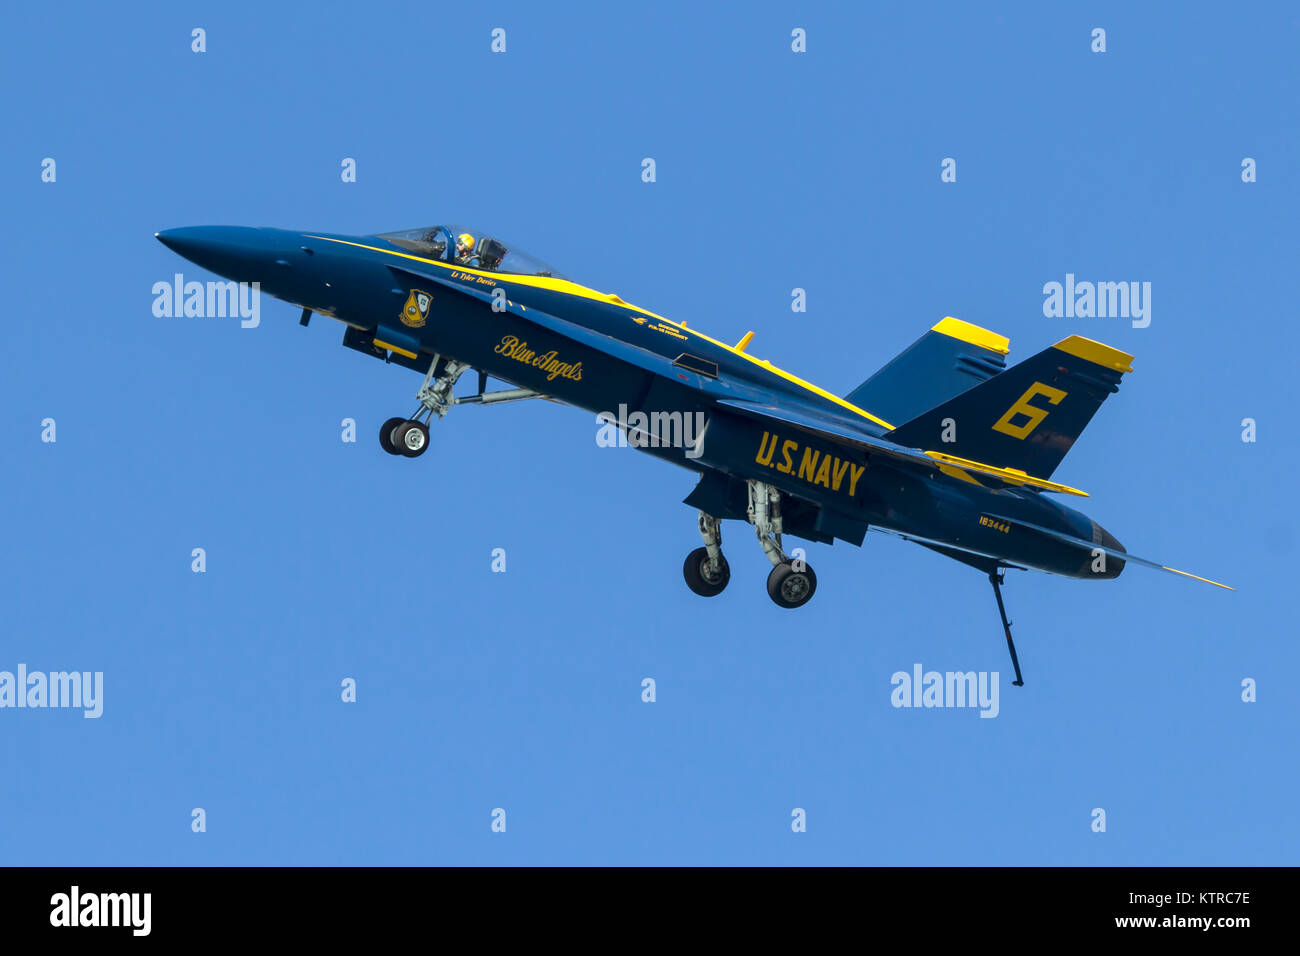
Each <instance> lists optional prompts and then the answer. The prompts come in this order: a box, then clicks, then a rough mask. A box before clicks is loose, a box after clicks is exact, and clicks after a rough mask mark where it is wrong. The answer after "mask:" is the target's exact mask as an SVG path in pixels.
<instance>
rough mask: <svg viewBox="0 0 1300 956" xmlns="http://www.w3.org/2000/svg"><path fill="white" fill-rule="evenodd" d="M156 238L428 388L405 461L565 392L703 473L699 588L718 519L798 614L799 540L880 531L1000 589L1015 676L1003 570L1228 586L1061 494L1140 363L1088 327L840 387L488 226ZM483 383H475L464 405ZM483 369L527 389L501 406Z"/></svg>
mask: <svg viewBox="0 0 1300 956" xmlns="http://www.w3.org/2000/svg"><path fill="white" fill-rule="evenodd" d="M156 235H157V238H158V239H159V240H160V241H161V242H162V243H163V244H164V245H166V246H168V247H169V248H170V249H172V250H174V251H175V252H177V253H179V254H180V255H182V256H184V257H185V258H187V259H189V260H190V261H192V262H194V263H196V264H198V265H199V266H202V267H203V268H205V269H208V270H211V271H212V272H215V273H217V274H218V275H220V276H223V277H225V278H226V279H229V280H233V281H236V282H247V283H253V282H256V283H260V289H261V291H262V292H267V293H269V294H271V295H273V296H275V297H277V298H279V299H283V300H285V301H286V302H289V303H292V304H293V305H294V306H296V307H297V308H299V309H301V310H302V311H301V317H300V323H301V324H302V325H304V326H306V325H308V323H309V321H310V319H311V317H312V316H313V315H322V316H326V317H328V318H331V319H336V320H338V321H339V322H342V323H343V324H344V325H345V326H346V328H345V329H344V333H343V344H344V345H345V346H347V347H348V348H350V349H354V350H356V351H358V352H360V353H362V354H363V355H368V356H370V357H372V358H375V359H378V360H380V361H383V362H387V363H391V364H394V365H399V366H403V367H405V368H408V369H412V370H414V371H416V372H420V373H423V375H424V382H423V384H422V385H421V387H420V389H419V390H418V392H417V393H416V396H415V397H416V401H417V404H416V407H415V410H414V411H413V412H412V413H411V414H410V415H408V416H398V417H393V418H390V419H388V420H387V421H385V422H384V423H383V425H382V426H381V427H380V429H379V444H380V447H381V448H382V449H383V450H384V451H385V452H387V453H388V454H390V455H394V456H399V457H406V458H418V457H420V456H421V455H423V454H424V452H425V451H426V450H427V449H428V447H429V442H430V425H431V424H432V423H433V422H434V421H435V419H441V418H443V417H444V416H445V415H446V414H447V413H448V412H449V411H450V410H451V409H452V408H453V407H455V406H457V405H466V404H479V405H491V404H497V403H502V402H513V401H520V400H524V399H532V398H547V399H551V400H553V401H555V402H559V403H562V404H566V405H572V406H574V407H576V408H580V409H585V410H586V411H588V412H591V413H596V414H597V416H598V419H599V421H600V422H601V427H602V428H606V429H609V430H610V431H616V432H617V433H618V435H619V436H621V437H620V441H626V443H627V444H630V445H632V446H634V447H636V448H638V449H640V450H642V451H644V452H645V453H647V454H650V455H654V456H656V457H658V458H661V459H664V460H666V461H670V462H672V463H674V464H676V465H679V466H681V467H684V468H687V469H690V470H691V471H693V472H695V473H696V474H697V475H698V481H697V483H696V484H695V487H694V489H693V490H692V491H691V492H690V494H688V495H687V496H686V498H685V503H686V504H687V505H689V506H690V507H692V508H694V509H696V510H697V511H698V512H699V514H698V519H697V526H698V529H699V533H700V537H701V538H702V539H703V545H702V546H701V547H697V548H695V549H694V550H693V551H691V552H690V553H689V554H688V555H687V556H686V560H685V563H684V566H683V575H684V577H685V579H686V584H687V586H688V587H689V588H690V589H691V590H692V591H694V592H695V593H696V594H699V595H702V596H705V597H713V596H716V595H718V594H720V593H721V592H722V591H723V590H724V589H725V588H726V586H727V584H728V582H729V581H730V578H731V571H730V568H729V566H728V564H727V559H726V557H725V556H724V554H723V551H722V522H723V521H727V520H735V521H744V522H746V523H747V524H749V525H751V526H752V527H753V529H754V532H755V535H756V537H757V540H758V544H759V546H760V547H761V548H762V550H763V553H764V554H765V555H766V556H767V558H768V560H769V561H770V562H771V565H772V570H771V572H770V574H769V575H768V578H767V592H768V594H769V596H770V597H771V599H772V600H773V601H774V602H776V604H778V605H779V606H780V607H783V608H797V607H801V606H802V605H804V604H806V603H807V602H808V600H809V599H810V598H811V597H812V596H813V593H814V591H816V588H817V576H816V575H815V574H814V573H813V569H812V567H811V566H809V564H808V563H807V561H806V560H805V559H804V558H803V557H802V549H800V550H799V551H798V552H797V553H796V555H795V556H794V557H792V556H791V554H789V553H788V552H787V550H786V544H785V542H786V539H787V538H788V537H796V538H801V539H805V540H807V541H813V542H819V543H825V544H831V543H833V542H834V541H836V540H840V541H846V542H849V543H851V544H854V545H861V544H862V541H863V539H864V538H865V536H866V534H867V531H868V530H869V529H875V530H877V531H880V532H886V533H889V534H893V535H896V536H898V537H901V538H903V539H906V540H908V541H913V542H916V543H918V544H921V545H923V546H924V547H927V548H930V549H932V550H934V551H937V552H938V553H940V554H943V555H946V556H948V557H950V558H953V559H954V560H956V561H960V562H962V563H963V564H966V565H969V566H971V567H973V568H976V569H978V570H979V571H981V572H983V573H984V574H986V575H987V576H988V579H989V581H990V582H991V583H992V586H993V591H994V595H995V597H996V599H997V605H998V613H999V615H1000V616H1001V618H1002V626H1003V631H1004V634H1005V636H1006V640H1007V645H1008V649H1009V651H1010V654H1011V659H1012V663H1013V666H1014V668H1015V672H1016V680H1015V683H1016V684H1017V685H1021V684H1023V678H1022V676H1021V672H1020V663H1019V659H1018V657H1017V655H1016V649H1015V643H1014V641H1013V640H1012V636H1011V625H1010V623H1009V622H1008V620H1007V615H1006V609H1005V606H1004V604H1003V599H1002V591H1001V585H1002V584H1003V582H1004V572H1005V571H1006V570H1008V569H1022V570H1023V569H1032V570H1037V571H1043V572H1047V573H1051V574H1059V575H1066V576H1069V577H1074V578H1084V579H1089V580H1108V579H1112V578H1115V577H1118V576H1119V574H1120V573H1121V572H1122V571H1123V570H1124V568H1125V566H1126V565H1128V564H1130V563H1132V564H1139V565H1144V566H1146V567H1150V568H1155V569H1158V570H1163V571H1170V572H1173V573H1175V574H1180V575H1184V576H1186V577H1189V578H1194V579H1196V580H1199V581H1205V582H1206V583H1208V584H1213V585H1215V586H1216V587H1221V588H1227V585H1223V584H1219V583H1218V582H1215V581H1209V580H1208V579H1206V578H1200V577H1198V576H1197V575H1193V574H1188V573H1187V572H1185V571H1178V570H1176V569H1174V568H1171V567H1168V566H1166V565H1164V564H1162V563H1160V562H1158V561H1151V560H1147V559H1145V558H1139V557H1136V556H1134V555H1132V554H1130V553H1129V552H1128V551H1127V550H1126V549H1125V548H1124V546H1123V545H1122V544H1120V542H1119V541H1118V540H1117V539H1116V538H1115V537H1114V536H1113V535H1112V534H1111V533H1110V532H1109V531H1107V530H1106V529H1105V528H1103V527H1101V525H1099V524H1097V522H1096V521H1093V520H1092V519H1091V518H1089V517H1088V516H1087V515H1085V514H1082V513H1081V512H1079V511H1076V510H1074V509H1072V508H1069V507H1067V506H1065V505H1064V504H1061V503H1060V502H1059V501H1058V500H1057V499H1056V498H1055V497H1053V496H1059V495H1064V496H1075V497H1079V496H1086V492H1083V491H1080V490H1078V489H1076V488H1072V487H1070V486H1068V485H1065V484H1060V483H1058V482H1056V481H1053V480H1051V479H1052V476H1053V474H1054V473H1055V471H1056V469H1057V467H1058V466H1059V465H1060V464H1061V461H1062V459H1064V457H1065V455H1066V453H1067V452H1069V450H1070V449H1071V447H1073V445H1074V442H1075V440H1076V439H1077V438H1078V437H1079V435H1080V434H1081V433H1082V432H1083V430H1084V428H1085V427H1086V426H1087V425H1088V423H1089V422H1090V421H1091V420H1092V418H1093V416H1094V415H1095V414H1096V412H1097V410H1098V409H1099V408H1100V407H1101V405H1102V402H1104V401H1105V400H1106V398H1107V397H1108V396H1110V395H1111V394H1113V393H1115V392H1116V391H1118V389H1119V385H1120V381H1121V379H1122V378H1123V376H1124V375H1125V374H1126V373H1128V372H1130V371H1132V367H1131V364H1130V363H1131V362H1132V360H1133V356H1131V355H1128V354H1127V353H1125V352H1121V351H1120V350H1119V349H1115V348H1111V347H1110V346H1107V345H1103V344H1101V343H1100V342H1095V341H1092V340H1091V339H1087V338H1084V337H1082V336H1079V335H1070V336H1068V337H1066V338H1064V339H1062V340H1061V341H1059V342H1056V343H1055V344H1053V345H1050V346H1048V347H1047V348H1044V349H1043V350H1042V351H1040V352H1038V353H1037V354H1035V355H1033V356H1031V357H1030V358H1028V359H1025V360H1024V361H1023V362H1020V363H1019V364H1016V365H1012V366H1010V367H1008V366H1007V364H1006V356H1007V355H1008V353H1009V342H1008V340H1007V339H1006V338H1005V337H1003V336H1001V335H998V334H996V333H994V332H990V331H988V330H986V329H983V328H980V327H978V326H976V325H972V324H970V323H968V322H964V321H962V320H960V319H957V318H955V317H951V316H948V317H945V318H942V319H941V320H940V321H938V322H937V323H935V324H934V325H933V326H932V327H931V328H930V329H929V330H928V331H927V332H925V334H924V335H922V336H921V337H920V338H919V339H917V340H916V342H914V343H913V344H912V345H911V346H910V347H908V348H907V349H906V350H904V351H903V352H902V353H901V354H899V355H898V356H897V357H896V358H894V359H893V360H891V361H890V362H888V363H887V364H885V365H884V367H882V368H881V369H880V370H879V371H878V372H876V373H875V374H874V375H872V376H871V377H870V378H868V379H867V380H866V381H865V382H863V383H862V384H861V385H859V386H858V387H857V388H855V389H853V390H852V391H850V392H848V394H846V395H843V396H840V395H836V394H834V393H833V392H830V391H828V390H826V389H823V388H819V387H818V386H816V385H813V384H811V383H810V382H807V381H805V380H804V379H802V378H799V377H798V376H796V375H793V374H791V373H790V372H787V371H785V370H784V369H781V368H779V367H777V366H776V365H774V364H772V363H771V362H770V361H768V360H766V359H761V358H758V357H756V356H755V355H753V354H751V353H750V351H749V347H750V344H751V340H752V338H753V333H752V332H749V333H747V334H746V335H745V336H744V337H743V338H741V339H740V341H738V342H737V343H736V344H734V345H729V344H727V343H726V342H723V341H720V340H718V339H716V338H712V337H710V336H709V335H706V334H705V333H704V332H701V331H698V330H696V329H694V328H688V327H687V325H686V323H685V322H678V321H673V320H671V319H668V318H666V317H664V316H662V315H657V314H656V313H654V312H651V311H649V310H648V309H643V308H640V307H639V306H635V305H632V304H631V303H629V302H625V301H624V300H623V299H621V298H620V297H619V296H617V295H615V294H613V293H608V292H599V291H597V290H596V289H593V288H591V287H589V286H585V285H582V284H580V283H578V282H574V281H572V280H570V279H568V278H566V277H565V276H563V275H561V274H560V273H558V272H556V271H555V270H554V269H552V268H551V267H550V266H548V265H546V264H545V263H543V262H541V261H540V260H538V259H535V258H533V257H532V256H529V255H527V254H526V253H524V252H523V251H521V250H520V249H518V248H517V247H515V246H514V245H513V244H511V243H509V242H506V241H504V240H502V239H499V238H496V237H494V236H490V235H485V234H483V233H482V232H480V231H478V230H474V229H469V228H464V227H460V226H452V225H441V226H433V227H430V228H425V229H411V230H405V231H401V232H388V233H381V234H376V235H365V236H352V235H338V234H332V233H316V232H294V231H289V230H283V229H269V228H249V227H242V226H198V227H187V228H181V229H170V230H167V231H165V232H160V233H157V234H156ZM470 370H474V371H476V372H477V373H478V388H477V390H476V391H475V393H474V394H472V395H457V394H455V386H456V384H457V382H458V380H459V379H460V377H461V376H462V375H463V374H464V373H465V372H467V371H470ZM489 377H490V378H491V379H493V380H496V381H499V382H502V383H505V384H506V385H508V386H510V387H508V388H500V389H496V390H493V391H489V390H488V388H487V383H488V379H489ZM1229 590H1231V589H1229Z"/></svg>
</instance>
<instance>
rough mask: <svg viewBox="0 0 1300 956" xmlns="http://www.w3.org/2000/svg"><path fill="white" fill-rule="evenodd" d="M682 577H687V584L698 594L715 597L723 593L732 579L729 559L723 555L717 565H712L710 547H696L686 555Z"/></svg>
mask: <svg viewBox="0 0 1300 956" xmlns="http://www.w3.org/2000/svg"><path fill="white" fill-rule="evenodd" d="M682 577H684V578H686V586H687V587H688V588H690V589H691V590H692V591H694V592H695V593H696V594H698V595H700V596H701V597H713V596H714V595H715V594H721V593H722V589H723V588H725V587H726V586H727V582H728V581H730V580H731V568H730V567H728V565H727V559H726V558H722V557H720V558H719V559H718V564H717V566H716V567H713V566H711V565H710V564H709V549H708V548H696V549H695V550H694V551H692V552H691V553H690V554H688V555H687V556H686V563H685V564H683V565H682Z"/></svg>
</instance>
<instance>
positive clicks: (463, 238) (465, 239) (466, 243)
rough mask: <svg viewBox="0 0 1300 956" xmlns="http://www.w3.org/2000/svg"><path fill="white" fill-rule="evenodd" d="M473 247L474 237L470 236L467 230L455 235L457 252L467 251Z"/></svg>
mask: <svg viewBox="0 0 1300 956" xmlns="http://www.w3.org/2000/svg"><path fill="white" fill-rule="evenodd" d="M473 248H474V237H473V236H471V235H470V234H469V233H468V232H462V233H461V234H460V235H459V236H457V237H456V251H457V252H468V251H469V250H471V249H473Z"/></svg>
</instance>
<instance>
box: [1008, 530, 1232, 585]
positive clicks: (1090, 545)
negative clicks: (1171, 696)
mask: <svg viewBox="0 0 1300 956" xmlns="http://www.w3.org/2000/svg"><path fill="white" fill-rule="evenodd" d="M989 517H990V518H995V519H997V520H998V521H1005V522H1006V523H1007V524H1010V525H1014V526H1015V527H1018V528H1026V529H1028V530H1030V531H1037V532H1038V533H1039V534H1045V535H1047V536H1048V537H1049V538H1055V539H1056V540H1057V541H1062V542H1065V543H1066V544H1075V545H1078V546H1079V547H1080V548H1081V549H1083V550H1085V551H1088V552H1093V551H1102V552H1104V553H1105V554H1106V555H1107V556H1108V557H1112V558H1118V559H1119V560H1121V561H1125V562H1128V561H1131V562H1133V563H1134V564H1140V565H1142V566H1143V567H1148V568H1155V569H1156V570H1157V571H1168V572H1169V573H1170V574H1180V575H1182V576H1183V577H1185V578H1192V579H1193V580H1196V581H1204V582H1205V583H1206V584H1213V585H1214V586H1215V587H1216V588H1223V589H1224V590H1226V591H1235V590H1237V589H1236V588H1234V587H1230V586H1229V585H1227V584H1220V583H1219V582H1218V581H1211V580H1210V579H1209V578H1203V577H1201V576H1200V575H1199V574H1192V573H1191V572H1189V571H1179V570H1178V569H1177V568H1171V567H1169V565H1167V564H1161V563H1160V562H1159V561H1151V560H1148V559H1147V558H1139V557H1138V556H1137V555H1135V554H1129V553H1128V552H1127V551H1124V550H1121V549H1120V548H1113V547H1108V546H1107V545H1104V544H1098V543H1097V542H1095V541H1088V540H1085V539H1084V538H1076V537H1075V536H1074V535H1072V534H1066V533H1064V532H1062V531H1054V530H1053V529H1051V528H1045V527H1043V526H1042V525H1037V524H1033V523H1032V522H1029V521H1021V520H1020V519H1019V518H1008V517H1006V516H1005V515H993V514H991V515H989Z"/></svg>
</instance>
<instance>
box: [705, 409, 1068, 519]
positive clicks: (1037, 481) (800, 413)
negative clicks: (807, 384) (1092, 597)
mask: <svg viewBox="0 0 1300 956" xmlns="http://www.w3.org/2000/svg"><path fill="white" fill-rule="evenodd" d="M718 404H719V405H722V406H724V407H726V408H731V409H735V410H736V411H738V412H740V413H742V414H744V415H748V416H750V417H751V418H757V419H760V420H763V421H772V422H776V423H780V424H783V425H788V426H791V427H794V428H798V429H801V430H803V431H807V432H811V433H813V434H815V435H821V436H823V437H825V438H830V439H832V440H835V441H841V442H847V443H848V444H850V445H854V446H856V447H858V448H861V449H863V450H864V451H867V452H869V453H875V454H880V455H884V456H886V457H887V458H892V459H894V460H896V461H900V462H906V463H908V464H912V465H918V466H920V467H923V468H927V469H937V470H938V471H941V472H943V473H944V474H945V475H948V476H950V477H954V478H959V479H962V480H964V481H974V482H976V483H977V484H979V483H980V482H978V481H977V479H975V478H974V477H973V475H976V474H978V475H982V476H985V477H989V478H996V479H997V480H998V481H1000V482H1002V483H1003V484H1007V485H1028V486H1030V487H1033V488H1041V489H1043V490H1044V491H1058V492H1061V493H1063V494H1067V495H1080V496H1082V497H1085V498H1086V497H1088V493H1087V492H1086V491H1080V490H1079V489H1077V488H1071V487H1070V486H1069V485H1062V484H1058V483H1057V482H1055V481H1048V480H1046V479H1045V478H1035V477H1033V476H1032V475H1027V474H1025V473H1024V472H1023V471H1017V470H1016V469H1014V468H999V467H997V466H996V465H986V464H984V463H982V462H978V461H969V460H967V459H965V458H957V457H956V456H954V455H948V454H945V453H943V452H937V451H924V450H922V449H920V448H907V447H905V446H903V445H897V444H895V443H893V442H891V441H887V440H886V439H883V438H875V437H873V436H871V435H868V434H866V433H865V432H861V431H858V430H857V429H854V428H851V427H850V426H848V425H846V424H845V423H844V422H842V421H840V420H837V419H835V418H833V417H831V416H829V415H823V414H821V413H819V412H817V411H815V410H813V409H808V408H797V407H795V406H791V405H774V404H770V403H769V404H762V403H758V402H749V401H743V400H735V399H720V400H719V401H718Z"/></svg>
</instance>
